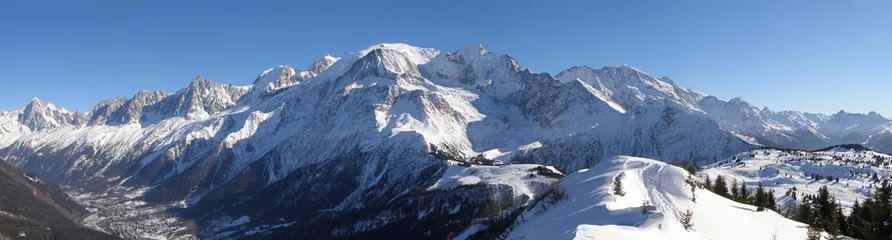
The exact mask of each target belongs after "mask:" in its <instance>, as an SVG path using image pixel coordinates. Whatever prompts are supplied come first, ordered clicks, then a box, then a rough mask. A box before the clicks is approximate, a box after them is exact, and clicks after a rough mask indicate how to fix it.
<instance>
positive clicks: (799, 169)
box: [697, 147, 892, 213]
mask: <svg viewBox="0 0 892 240" xmlns="http://www.w3.org/2000/svg"><path fill="white" fill-rule="evenodd" d="M737 158H738V159H740V162H735V161H733V160H728V161H722V162H719V163H716V164H711V165H707V166H705V169H703V170H702V171H700V172H697V175H698V176H699V177H700V178H701V179H705V177H706V176H709V177H710V178H711V179H715V177H716V176H718V175H722V176H724V177H725V178H726V179H727V180H726V181H727V182H728V184H729V186H730V184H731V181H732V180H733V179H737V181H738V182H746V184H747V186H749V187H750V188H755V186H756V185H757V184H758V182H760V181H761V182H762V183H763V184H764V185H765V188H766V190H768V189H771V190H774V192H775V197H776V198H777V206H778V207H779V208H780V209H781V210H783V209H785V208H787V207H789V206H790V205H791V204H794V203H797V201H796V199H794V198H793V195H794V194H795V195H797V197H802V196H803V195H806V194H808V195H811V194H815V193H816V192H817V191H818V189H819V188H821V187H823V186H827V189H828V190H829V191H830V193H832V194H833V195H834V196H836V199H837V200H839V201H840V203H842V206H844V207H845V208H844V209H843V210H844V212H846V213H848V211H849V210H850V209H849V208H850V207H851V206H852V203H854V202H855V200H858V201H862V202H863V201H864V199H867V198H869V197H870V192H871V191H873V190H874V186H876V184H878V183H879V182H877V181H875V180H874V179H873V175H874V174H876V175H877V176H878V179H882V178H888V177H889V176H890V175H892V168H890V166H889V165H888V163H889V160H892V156H890V155H887V154H882V153H877V152H873V151H869V150H855V149H848V148H842V147H836V148H832V149H829V150H826V151H815V152H809V151H798V150H795V151H785V150H776V149H764V150H753V151H748V152H744V153H741V154H738V155H737ZM878 159H880V162H883V163H884V164H880V165H878V166H875V165H874V164H875V163H876V162H877V160H878ZM812 175H819V176H823V177H824V178H827V177H832V178H833V180H828V179H823V180H815V179H812V178H811V177H810V176H812ZM793 188H795V189H796V190H795V191H794V190H793Z"/></svg>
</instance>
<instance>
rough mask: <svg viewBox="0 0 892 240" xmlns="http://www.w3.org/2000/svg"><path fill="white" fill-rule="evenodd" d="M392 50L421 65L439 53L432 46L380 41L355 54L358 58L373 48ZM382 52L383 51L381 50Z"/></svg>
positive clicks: (373, 49)
mask: <svg viewBox="0 0 892 240" xmlns="http://www.w3.org/2000/svg"><path fill="white" fill-rule="evenodd" d="M379 49H380V50H383V49H386V50H393V51H396V52H399V53H401V54H402V55H404V56H405V57H406V58H407V59H408V60H409V61H410V62H412V63H413V64H415V65H421V64H425V63H427V62H429V61H430V60H431V59H433V58H434V57H436V56H437V55H439V54H440V51H438V50H436V49H433V48H421V47H415V46H411V45H408V44H403V43H382V44H377V45H374V46H371V47H369V48H366V49H365V50H362V51H359V52H357V53H354V54H357V55H358V56H359V57H360V58H361V57H364V56H365V55H368V54H369V53H371V52H373V51H375V50H379ZM382 52H383V51H382Z"/></svg>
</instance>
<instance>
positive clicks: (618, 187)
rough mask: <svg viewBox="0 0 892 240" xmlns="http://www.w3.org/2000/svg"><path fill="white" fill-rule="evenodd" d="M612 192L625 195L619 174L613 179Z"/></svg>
mask: <svg viewBox="0 0 892 240" xmlns="http://www.w3.org/2000/svg"><path fill="white" fill-rule="evenodd" d="M613 194H616V195H619V196H626V192H625V191H623V182H622V181H620V179H619V176H617V177H616V178H615V179H613Z"/></svg>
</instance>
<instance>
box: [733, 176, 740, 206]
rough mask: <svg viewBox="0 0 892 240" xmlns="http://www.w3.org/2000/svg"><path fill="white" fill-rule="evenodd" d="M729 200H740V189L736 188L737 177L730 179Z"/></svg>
mask: <svg viewBox="0 0 892 240" xmlns="http://www.w3.org/2000/svg"><path fill="white" fill-rule="evenodd" d="M731 200H734V201H740V189H738V188H737V179H736V178H735V179H734V180H731Z"/></svg>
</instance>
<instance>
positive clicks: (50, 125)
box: [18, 97, 79, 131]
mask: <svg viewBox="0 0 892 240" xmlns="http://www.w3.org/2000/svg"><path fill="white" fill-rule="evenodd" d="M19 111H20V113H19V115H18V121H19V122H21V123H22V124H24V125H25V126H27V127H28V128H30V129H31V130H32V131H39V130H46V129H54V128H58V127H64V126H69V125H76V124H78V120H79V118H78V117H79V114H78V113H72V112H68V111H67V110H65V109H59V108H56V106H55V105H53V104H52V103H44V102H43V101H41V100H40V99H38V98H36V97H35V98H33V99H31V101H30V102H28V104H27V105H25V106H23V107H22V108H20V110H19Z"/></svg>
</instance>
